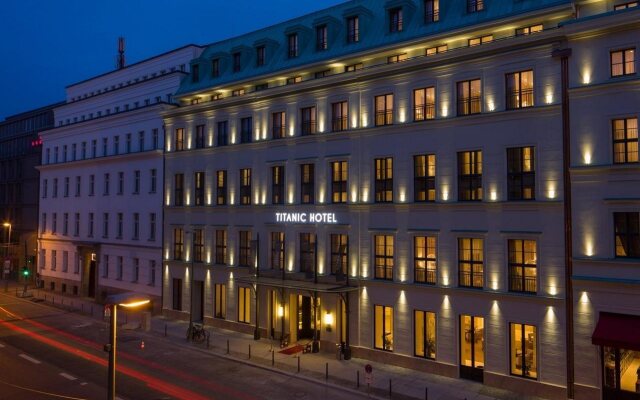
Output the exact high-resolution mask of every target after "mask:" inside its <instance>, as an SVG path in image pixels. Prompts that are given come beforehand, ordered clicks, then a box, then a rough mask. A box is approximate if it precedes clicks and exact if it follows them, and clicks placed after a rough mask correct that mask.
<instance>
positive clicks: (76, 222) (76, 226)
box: [73, 213, 80, 237]
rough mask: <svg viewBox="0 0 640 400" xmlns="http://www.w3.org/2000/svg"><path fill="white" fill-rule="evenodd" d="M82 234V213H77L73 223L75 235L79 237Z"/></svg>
mask: <svg viewBox="0 0 640 400" xmlns="http://www.w3.org/2000/svg"><path fill="white" fill-rule="evenodd" d="M79 235H80V213H76V215H75V219H74V224H73V236H76V237H78V236H79Z"/></svg>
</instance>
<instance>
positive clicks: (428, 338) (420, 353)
mask: <svg viewBox="0 0 640 400" xmlns="http://www.w3.org/2000/svg"><path fill="white" fill-rule="evenodd" d="M413 326H414V334H413V337H414V346H413V354H414V355H415V356H416V357H424V358H429V359H431V360H435V358H436V313H434V312H429V311H420V310H415V311H414V312H413Z"/></svg>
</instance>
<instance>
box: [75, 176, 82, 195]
mask: <svg viewBox="0 0 640 400" xmlns="http://www.w3.org/2000/svg"><path fill="white" fill-rule="evenodd" d="M81 190H82V177H80V176H76V197H80V191H81Z"/></svg>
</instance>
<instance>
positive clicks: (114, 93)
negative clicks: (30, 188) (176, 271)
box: [38, 45, 201, 306]
mask: <svg viewBox="0 0 640 400" xmlns="http://www.w3.org/2000/svg"><path fill="white" fill-rule="evenodd" d="M200 51H201V48H200V47H198V46H193V45H189V46H185V47H182V48H179V49H176V50H173V51H170V52H167V53H164V54H161V55H159V56H156V57H152V58H149V59H147V60H144V61H141V62H138V63H136V64H132V65H129V66H127V67H125V68H121V69H118V70H115V71H113V72H109V73H106V74H103V75H100V76H98V77H95V78H91V79H89V80H86V81H83V82H79V83H77V84H74V85H71V86H69V87H67V101H66V104H64V105H61V106H59V107H56V109H55V128H54V129H51V130H49V131H46V132H43V133H42V140H43V151H42V166H41V167H40V222H39V243H38V251H39V265H38V270H39V272H40V274H41V276H42V280H43V282H44V283H43V284H44V287H45V288H46V289H50V290H54V291H58V292H62V293H68V294H72V295H77V296H83V297H91V298H95V299H96V300H98V301H99V300H102V299H104V297H105V296H106V295H107V294H109V293H113V292H120V291H133V292H138V293H145V294H148V295H150V296H152V297H153V298H154V299H156V305H158V306H159V301H157V300H159V298H160V296H161V286H160V284H161V270H160V265H161V264H160V262H161V249H162V240H161V237H162V182H163V157H162V148H163V145H164V133H163V123H162V118H161V117H160V112H162V111H166V110H167V109H170V108H173V107H175V105H174V102H173V99H172V96H173V94H174V93H175V91H176V89H177V88H178V85H179V83H180V79H181V78H182V77H183V76H184V75H186V74H187V73H188V71H189V69H188V63H189V60H191V59H192V58H194V57H197V56H198V55H199V53H200Z"/></svg>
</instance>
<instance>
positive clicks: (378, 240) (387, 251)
mask: <svg viewBox="0 0 640 400" xmlns="http://www.w3.org/2000/svg"><path fill="white" fill-rule="evenodd" d="M373 240H374V242H375V248H374V254H375V257H374V258H375V278H376V279H385V280H389V281H392V280H393V236H391V235H375V236H374V237H373Z"/></svg>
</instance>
